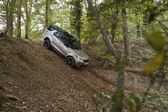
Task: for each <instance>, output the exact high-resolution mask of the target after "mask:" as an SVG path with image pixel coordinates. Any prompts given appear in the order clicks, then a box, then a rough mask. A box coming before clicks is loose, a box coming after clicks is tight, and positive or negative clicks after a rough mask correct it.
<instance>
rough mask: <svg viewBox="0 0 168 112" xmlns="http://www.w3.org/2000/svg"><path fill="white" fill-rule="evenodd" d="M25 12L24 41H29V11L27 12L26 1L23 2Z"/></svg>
mask: <svg viewBox="0 0 168 112" xmlns="http://www.w3.org/2000/svg"><path fill="white" fill-rule="evenodd" d="M25 12H26V22H25V39H29V22H30V17H29V11H28V1H27V0H25Z"/></svg>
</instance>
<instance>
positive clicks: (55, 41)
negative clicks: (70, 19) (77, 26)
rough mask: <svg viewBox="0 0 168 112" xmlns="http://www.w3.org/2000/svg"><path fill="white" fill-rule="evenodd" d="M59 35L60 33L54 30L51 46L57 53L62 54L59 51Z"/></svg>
mask: <svg viewBox="0 0 168 112" xmlns="http://www.w3.org/2000/svg"><path fill="white" fill-rule="evenodd" d="M60 35H61V33H60V32H58V31H56V30H55V31H54V32H53V33H52V39H53V46H54V48H55V49H56V50H57V51H58V52H59V53H61V54H63V52H62V50H61V46H60V44H61V41H60Z"/></svg>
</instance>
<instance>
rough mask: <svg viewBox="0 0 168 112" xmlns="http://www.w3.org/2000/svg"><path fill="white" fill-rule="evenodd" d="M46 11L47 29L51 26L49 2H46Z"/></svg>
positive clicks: (47, 0)
mask: <svg viewBox="0 0 168 112" xmlns="http://www.w3.org/2000/svg"><path fill="white" fill-rule="evenodd" d="M45 11H46V12H45V27H46V28H47V27H48V25H49V0H46V7H45Z"/></svg>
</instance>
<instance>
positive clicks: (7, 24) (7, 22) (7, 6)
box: [6, 0, 9, 34]
mask: <svg viewBox="0 0 168 112" xmlns="http://www.w3.org/2000/svg"><path fill="white" fill-rule="evenodd" d="M8 16H9V0H7V2H6V32H7V34H8V29H9V28H8V27H9V17H8Z"/></svg>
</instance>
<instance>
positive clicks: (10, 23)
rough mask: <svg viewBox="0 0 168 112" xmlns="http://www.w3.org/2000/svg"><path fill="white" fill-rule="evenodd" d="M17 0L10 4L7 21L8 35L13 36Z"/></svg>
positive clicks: (12, 0)
mask: <svg viewBox="0 0 168 112" xmlns="http://www.w3.org/2000/svg"><path fill="white" fill-rule="evenodd" d="M15 2H16V0H11V1H10V2H9V5H8V17H7V18H8V19H7V20H8V22H7V30H8V31H7V35H8V36H9V37H13V19H14V18H13V16H14V6H15Z"/></svg>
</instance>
